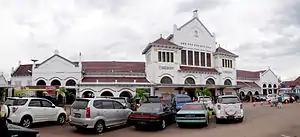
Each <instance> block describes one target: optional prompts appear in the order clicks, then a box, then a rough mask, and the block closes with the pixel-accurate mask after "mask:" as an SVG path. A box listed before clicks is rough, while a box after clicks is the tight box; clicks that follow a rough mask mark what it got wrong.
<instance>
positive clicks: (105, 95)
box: [100, 91, 114, 97]
mask: <svg viewBox="0 0 300 137" xmlns="http://www.w3.org/2000/svg"><path fill="white" fill-rule="evenodd" d="M100 96H104V97H107V96H110V97H113V96H114V94H113V93H111V92H110V91H104V92H102V93H101V95H100Z"/></svg>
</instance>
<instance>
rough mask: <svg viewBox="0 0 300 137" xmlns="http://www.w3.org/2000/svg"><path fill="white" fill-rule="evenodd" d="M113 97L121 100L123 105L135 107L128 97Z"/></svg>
mask: <svg viewBox="0 0 300 137" xmlns="http://www.w3.org/2000/svg"><path fill="white" fill-rule="evenodd" d="M111 99H114V100H117V101H119V102H120V103H121V104H122V105H123V106H126V107H127V108H130V109H133V108H132V107H133V106H132V104H131V103H130V102H129V99H128V98H127V97H112V98H111Z"/></svg>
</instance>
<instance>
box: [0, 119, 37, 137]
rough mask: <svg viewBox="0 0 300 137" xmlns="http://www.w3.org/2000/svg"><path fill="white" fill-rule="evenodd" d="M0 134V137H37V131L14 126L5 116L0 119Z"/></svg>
mask: <svg viewBox="0 0 300 137" xmlns="http://www.w3.org/2000/svg"><path fill="white" fill-rule="evenodd" d="M0 133H1V137H2V136H3V137H39V132H38V131H36V130H32V129H28V128H24V127H21V126H17V125H14V124H12V123H11V121H10V120H8V119H7V117H6V116H4V117H1V118H0Z"/></svg>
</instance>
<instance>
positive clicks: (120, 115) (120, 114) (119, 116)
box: [113, 101, 128, 123]
mask: <svg viewBox="0 0 300 137" xmlns="http://www.w3.org/2000/svg"><path fill="white" fill-rule="evenodd" d="M113 105H114V110H115V111H116V122H117V123H124V122H126V121H127V117H128V116H127V113H128V111H127V109H124V108H125V106H124V105H122V104H121V103H119V102H117V101H113Z"/></svg>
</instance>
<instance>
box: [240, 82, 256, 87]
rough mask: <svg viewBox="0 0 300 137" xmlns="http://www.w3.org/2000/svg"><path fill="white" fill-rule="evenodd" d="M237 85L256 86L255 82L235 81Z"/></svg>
mask: <svg viewBox="0 0 300 137" xmlns="http://www.w3.org/2000/svg"><path fill="white" fill-rule="evenodd" d="M236 83H237V86H238V87H258V88H259V86H258V85H257V84H256V83H255V82H236Z"/></svg>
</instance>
